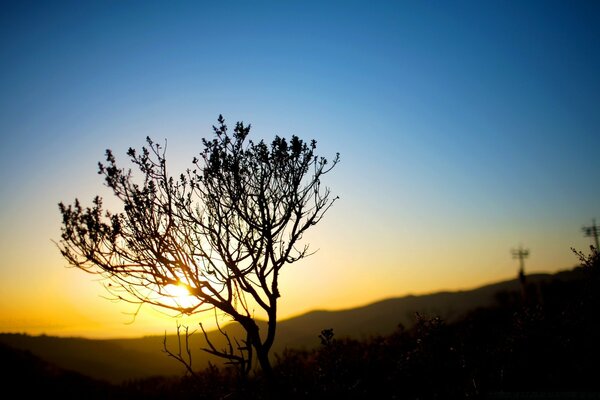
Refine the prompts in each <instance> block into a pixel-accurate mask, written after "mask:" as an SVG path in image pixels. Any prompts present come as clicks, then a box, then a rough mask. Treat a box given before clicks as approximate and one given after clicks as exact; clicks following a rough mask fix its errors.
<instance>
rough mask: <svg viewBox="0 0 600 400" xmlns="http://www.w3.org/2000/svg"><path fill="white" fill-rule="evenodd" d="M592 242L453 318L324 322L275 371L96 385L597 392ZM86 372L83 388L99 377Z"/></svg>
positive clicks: (279, 391)
mask: <svg viewBox="0 0 600 400" xmlns="http://www.w3.org/2000/svg"><path fill="white" fill-rule="evenodd" d="M591 250H592V251H591V253H589V254H584V253H582V252H578V251H576V253H577V255H578V256H580V257H581V258H582V259H581V266H579V267H576V268H574V269H572V270H568V271H563V272H560V273H557V274H555V275H552V276H551V277H548V278H547V279H539V280H535V279H528V280H527V286H528V287H527V288H526V291H525V293H526V296H527V298H523V296H522V291H521V290H520V288H519V285H518V282H519V281H518V280H515V281H514V283H515V285H513V286H512V289H509V290H502V291H500V292H498V293H497V295H496V302H495V304H493V305H488V306H483V307H478V308H475V309H473V310H472V311H470V312H468V313H466V314H465V315H463V316H462V317H461V318H456V319H452V320H451V321H450V320H445V319H443V318H440V317H439V316H437V315H435V314H425V313H417V314H415V315H414V318H415V324H414V325H412V326H410V327H408V328H405V327H404V326H402V325H399V326H398V327H397V328H396V330H395V331H394V332H392V333H390V334H385V335H373V336H371V337H369V338H363V339H357V338H348V337H338V334H337V333H336V332H335V331H334V330H333V329H332V328H330V327H323V328H322V330H321V332H320V334H319V333H318V331H316V332H314V334H313V340H314V343H315V347H314V348H311V349H295V348H288V349H286V350H284V351H282V352H281V353H277V354H275V358H276V361H275V362H274V365H273V370H272V376H271V379H266V378H265V376H264V375H261V374H256V375H253V376H248V377H247V378H246V379H244V380H240V379H239V374H238V373H237V369H236V368H234V367H232V366H225V367H217V366H215V365H211V366H209V367H207V368H205V369H202V370H200V369H199V370H196V371H195V379H192V377H191V376H189V375H187V376H179V377H166V376H164V377H160V376H156V377H151V378H144V379H132V380H129V381H126V382H124V383H121V384H119V385H109V386H106V385H108V384H102V385H100V386H98V387H99V388H100V389H99V390H101V391H102V393H107V396H106V398H132V399H137V398H139V399H175V398H177V399H187V398H189V399H191V398H199V399H224V398H227V399H268V398H286V399H331V398H349V399H367V398H382V399H399V398H402V399H440V398H444V399H454V398H461V399H462V398H514V397H511V393H517V395H518V394H523V393H525V394H523V395H522V396H521V397H518V396H517V398H523V397H525V398H527V395H526V393H529V392H535V393H536V396H537V397H534V398H545V397H544V393H547V394H548V396H546V397H548V398H565V399H568V398H593V394H594V393H598V392H600V382H599V381H598V380H597V368H596V364H597V361H598V359H600V342H599V341H598V338H599V337H600V322H599V320H598V309H599V306H600V256H599V254H598V250H597V249H596V248H594V247H592V248H591ZM496 287H501V286H496ZM23 370H27V371H29V370H30V369H28V368H24V369H23ZM81 379H82V380H83V381H84V382H83V383H77V384H76V386H77V387H95V385H99V384H98V383H97V382H95V381H94V382H90V381H89V380H88V378H85V377H81ZM61 382H62V381H61ZM42 383H44V384H47V385H59V384H58V383H56V382H48V381H45V382H42ZM69 384H71V383H69ZM88 385H91V386H88ZM59 386H60V385H59ZM54 392H56V391H54ZM40 393H41V392H40ZM588 394H589V395H588ZM109 395H110V396H109Z"/></svg>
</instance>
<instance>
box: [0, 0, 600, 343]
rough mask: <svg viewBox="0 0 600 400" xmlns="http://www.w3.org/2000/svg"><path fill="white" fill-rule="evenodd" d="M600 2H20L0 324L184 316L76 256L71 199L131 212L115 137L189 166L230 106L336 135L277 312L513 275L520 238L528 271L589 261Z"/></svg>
mask: <svg viewBox="0 0 600 400" xmlns="http://www.w3.org/2000/svg"><path fill="white" fill-rule="evenodd" d="M599 18H600V3H599V2H593V1H591V2H586V1H573V2H545V1H539V2H538V1H524V2H521V1H513V2H502V1H497V2H494V1H492V2H487V1H486V2H476V1H472V2H429V1H423V2H392V1H389V2H374V4H371V3H369V2H366V1H365V2H360V1H347V2H346V1H331V2H329V1H328V2H313V1H299V2H258V3H255V2H235V1H234V2H232V3H230V2H227V3H225V4H223V3H222V2H176V3H175V4H172V3H171V2H152V3H146V2H94V1H92V2H89V3H88V2H76V3H74V4H71V5H66V4H63V3H62V2H59V3H57V4H55V3H54V2H34V3H30V2H10V4H9V5H6V6H3V12H2V13H1V15H0V31H1V37H2V39H1V40H0V71H1V73H0V88H1V91H0V132H1V133H0V135H2V146H1V150H0V152H2V153H1V155H2V156H1V157H0V163H1V165H0V179H1V182H2V185H1V188H0V253H1V254H2V258H1V259H0V332H26V333H31V334H41V333H46V334H50V335H59V336H69V335H71V336H73V335H75V336H86V337H103V338H106V337H133V336H142V335H153V334H159V335H161V334H163V333H164V332H165V331H166V330H167V331H172V329H173V327H174V326H175V322H174V319H173V318H171V316H172V315H171V314H174V313H171V314H169V315H166V314H165V310H159V309H158V308H157V307H146V306H144V307H142V308H141V309H139V312H138V308H137V305H135V304H131V303H127V302H123V301H117V302H114V301H111V300H112V299H113V298H111V296H110V295H109V294H107V293H106V290H105V288H104V287H103V285H104V284H105V283H106V282H104V281H102V280H99V279H98V276H93V275H89V274H85V273H83V272H82V271H80V270H78V269H76V268H68V263H67V262H66V261H65V258H64V257H62V255H61V254H60V251H59V249H58V248H57V246H56V244H55V242H58V241H60V234H61V233H60V232H61V231H60V228H61V223H62V221H61V215H60V213H59V210H58V207H57V204H58V203H59V202H62V201H64V202H66V203H69V204H71V203H72V202H73V201H74V200H75V198H78V199H79V200H80V201H81V204H82V206H83V207H87V206H89V205H90V204H91V202H92V199H93V198H94V196H96V195H100V196H101V197H103V199H104V204H105V207H106V209H108V210H112V211H117V212H118V211H119V210H121V209H122V204H121V203H120V202H119V201H118V200H117V199H115V197H114V196H113V194H112V192H111V191H110V190H109V189H108V188H107V187H106V186H105V185H104V182H103V178H102V176H99V175H98V174H97V169H98V166H97V163H98V162H99V161H103V160H105V150H106V149H112V150H113V152H114V154H115V157H116V159H117V162H118V164H119V165H121V166H123V167H127V168H129V167H131V165H128V164H127V155H126V153H127V149H128V148H129V147H133V148H136V149H139V148H141V147H142V146H143V145H144V144H145V138H146V136H150V137H151V138H153V139H155V140H156V141H157V142H160V143H166V144H168V145H167V146H166V157H167V159H168V171H169V173H170V174H171V175H172V176H173V177H174V179H178V178H179V176H180V174H181V173H185V172H186V170H187V169H193V168H194V165H193V163H192V160H193V158H194V157H196V156H197V155H198V152H199V151H201V149H202V139H203V138H204V139H211V138H212V135H213V131H212V126H213V125H215V123H216V119H217V117H218V116H219V115H220V114H222V115H223V116H224V117H225V118H226V120H227V122H228V123H229V124H230V125H229V126H231V127H233V126H235V122H237V121H244V122H245V123H247V124H251V125H252V131H251V134H250V137H249V139H251V140H253V141H255V142H258V141H260V140H261V139H264V140H265V142H267V143H270V142H271V141H272V140H273V138H274V137H275V136H276V135H279V136H282V137H287V138H289V137H291V135H298V136H299V137H300V138H302V139H305V140H307V141H310V140H311V139H315V140H316V141H317V153H318V154H319V155H322V156H324V157H327V158H328V159H332V157H334V156H335V154H336V153H337V152H339V153H340V157H341V158H340V159H341V161H340V163H339V165H337V166H336V169H335V170H334V171H332V173H331V174H330V175H328V176H327V177H326V179H323V181H322V182H321V185H322V186H323V188H324V187H328V188H330V189H331V193H332V196H339V197H340V199H339V201H336V203H335V204H334V206H333V207H332V208H331V209H330V210H329V211H328V213H327V215H326V216H325V217H324V218H323V220H322V221H321V222H319V224H318V225H316V226H314V227H313V230H311V231H309V232H308V233H307V234H306V235H304V236H303V237H302V240H301V242H300V246H303V245H304V244H309V245H310V249H311V250H314V251H315V254H314V255H312V256H311V257H308V258H306V259H305V260H302V261H301V262H298V263H295V264H292V265H286V266H284V268H283V269H282V271H281V277H280V280H279V284H280V291H281V298H280V299H279V303H278V310H277V312H278V314H277V315H278V317H279V318H280V319H286V318H290V317H292V316H296V315H299V314H302V313H306V312H308V311H311V310H315V309H331V310H339V309H348V308H353V307H357V306H361V305H365V304H368V303H371V302H375V301H379V300H382V299H386V298H391V297H397V296H403V295H407V294H422V293H431V292H435V291H440V290H460V289H467V288H474V287H477V286H480V285H484V284H487V283H492V282H496V281H499V280H504V279H513V278H515V277H516V276H517V273H518V269H519V263H518V260H514V259H513V258H512V255H511V249H513V248H516V247H518V246H519V244H522V246H523V247H524V248H527V249H529V250H530V254H529V257H528V258H527V260H526V261H525V271H526V273H535V272H555V271H558V270H562V269H567V268H571V267H573V266H574V265H576V264H577V263H578V259H577V257H576V256H575V255H574V254H573V252H572V251H571V248H572V247H573V248H576V249H581V250H587V249H589V245H590V244H592V242H591V240H590V238H589V237H586V236H585V235H584V234H583V233H582V226H584V225H586V224H590V223H591V221H592V219H593V218H596V219H597V220H598V219H600V203H599V201H598V199H600V186H599V185H598V184H597V182H598V171H600V157H598V149H599V148H600V130H599V129H600V112H599V111H598V105H599V104H600V76H599V74H598V71H600V48H599V43H600V41H599V40H598V38H600V23H599V22H598V21H599V20H600V19H599ZM163 291H164V293H162V294H160V295H158V296H159V297H160V300H165V301H166V302H168V304H170V305H172V306H173V307H176V308H177V307H180V306H181V307H183V308H186V307H191V306H195V305H196V302H197V299H196V298H195V297H194V296H190V294H189V292H188V291H187V290H186V289H185V287H184V286H180V285H172V284H170V285H167V286H165V287H164V288H163ZM154 295H156V293H154ZM107 298H108V299H109V300H107ZM250 312H251V313H256V314H255V315H260V310H258V309H256V310H255V309H252V308H251V310H250ZM175 314H176V312H175ZM183 318H184V320H185V321H188V322H189V323H190V325H192V324H193V325H196V324H197V323H198V322H205V323H206V324H214V321H213V315H212V314H211V313H210V312H209V313H207V314H204V315H199V316H198V315H196V316H192V317H189V319H185V318H187V317H183ZM223 321H225V319H222V320H220V322H223Z"/></svg>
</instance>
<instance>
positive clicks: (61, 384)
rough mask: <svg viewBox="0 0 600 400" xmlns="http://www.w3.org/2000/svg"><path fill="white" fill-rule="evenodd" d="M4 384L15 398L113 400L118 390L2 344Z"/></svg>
mask: <svg viewBox="0 0 600 400" xmlns="http://www.w3.org/2000/svg"><path fill="white" fill-rule="evenodd" d="M0 360H2V361H1V362H0V384H1V385H2V391H3V393H4V394H5V395H7V394H9V393H10V394H11V395H12V396H13V397H14V398H34V397H39V398H61V399H82V398H85V399H111V398H113V399H114V398H118V393H117V391H116V389H115V388H114V387H112V386H111V385H109V384H108V383H106V382H102V381H98V380H95V379H92V378H89V377H87V376H84V375H82V374H80V373H77V372H73V371H67V370H64V369H62V368H59V367H57V366H55V365H52V364H50V363H48V362H46V361H44V360H42V359H40V358H39V357H36V356H34V355H33V354H31V352H29V351H26V350H19V349H15V348H12V347H9V346H7V345H4V344H0Z"/></svg>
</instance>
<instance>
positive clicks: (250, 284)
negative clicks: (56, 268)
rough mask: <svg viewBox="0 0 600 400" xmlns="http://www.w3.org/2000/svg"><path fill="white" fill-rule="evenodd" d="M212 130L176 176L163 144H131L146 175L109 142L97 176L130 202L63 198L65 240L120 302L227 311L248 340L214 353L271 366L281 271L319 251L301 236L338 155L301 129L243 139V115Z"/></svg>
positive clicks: (317, 215)
mask: <svg viewBox="0 0 600 400" xmlns="http://www.w3.org/2000/svg"><path fill="white" fill-rule="evenodd" d="M213 130H214V134H215V136H214V138H213V139H212V140H206V139H203V141H202V143H203V146H204V150H203V151H202V152H201V153H200V155H199V157H198V158H194V160H193V165H194V167H193V169H188V170H187V171H186V172H185V173H183V174H181V175H180V176H179V177H178V178H174V177H172V176H170V175H169V174H168V171H167V163H166V156H165V146H161V145H159V144H157V143H155V142H153V141H152V140H151V139H150V138H147V139H146V140H147V147H143V148H142V151H141V154H140V153H138V152H137V151H135V150H134V149H132V148H130V149H129V151H128V152H127V154H128V156H129V158H130V160H131V162H132V163H133V164H134V166H135V167H136V168H135V169H137V170H138V172H137V174H134V172H132V170H131V169H128V170H126V169H120V168H118V167H117V165H116V161H115V157H114V156H113V153H112V152H111V151H110V150H107V151H106V163H105V164H103V163H99V173H100V174H102V175H104V178H105V182H106V185H107V186H108V187H109V188H110V189H112V191H113V192H114V195H115V196H116V197H117V198H118V199H119V200H120V202H121V203H122V205H123V209H122V210H121V211H120V212H116V213H111V212H109V211H105V210H104V209H103V207H102V199H101V198H100V197H96V198H95V199H94V200H93V205H92V206H91V207H87V208H84V207H82V206H81V204H80V202H79V201H78V200H77V199H76V200H75V202H74V204H72V205H68V206H66V205H64V204H63V203H60V204H59V208H60V212H61V214H62V218H63V219H62V222H63V224H62V235H61V240H60V242H59V243H58V246H59V248H60V251H61V253H62V255H63V256H64V257H65V258H66V260H67V261H68V262H69V264H71V265H73V266H75V267H78V268H80V269H82V270H84V271H87V272H90V273H93V274H99V275H101V276H102V277H104V278H106V280H107V284H106V287H107V288H108V290H110V291H111V292H112V293H113V294H115V295H116V296H117V297H118V298H119V299H122V300H125V301H130V302H135V303H138V304H140V305H141V304H151V305H155V306H160V307H163V308H168V309H172V310H176V311H177V312H181V313H184V314H188V315H189V314H196V313H200V312H203V311H207V310H218V311H219V312H222V313H225V314H227V315H229V316H230V317H231V318H232V319H233V320H234V321H236V322H237V323H239V324H240V325H241V326H242V327H243V329H244V330H245V333H246V337H245V338H244V339H243V340H242V342H241V344H240V342H238V341H237V340H236V341H235V343H236V344H237V346H232V342H231V340H230V339H229V337H227V340H228V342H229V349H224V350H223V351H220V350H217V349H216V348H214V346H212V344H210V343H209V345H210V346H209V348H208V349H207V350H208V351H209V352H212V354H215V355H219V356H221V357H225V358H228V359H229V361H233V362H235V361H236V360H237V361H239V363H240V364H241V365H243V368H244V369H246V371H247V370H248V369H249V368H250V367H249V365H248V364H249V363H248V362H247V361H248V360H252V354H253V353H255V354H256V359H257V360H258V363H259V364H260V367H261V369H262V370H263V371H264V372H265V373H266V374H269V373H270V371H271V364H270V362H269V351H270V349H271V347H272V345H273V341H274V339H275V332H276V325H277V300H278V298H279V297H280V293H279V273H280V271H281V269H282V268H283V266H284V265H285V264H290V263H294V262H296V261H298V260H300V259H302V258H304V257H306V256H307V255H309V254H310V253H309V247H308V245H306V244H304V245H300V241H301V239H302V236H303V234H304V233H305V232H306V231H307V230H308V229H309V228H310V227H311V226H313V225H316V224H317V223H318V222H319V221H320V220H321V219H322V218H323V216H324V214H325V213H326V211H327V210H328V209H329V208H330V207H331V206H332V204H333V203H334V202H335V200H336V199H337V197H335V198H332V196H331V195H330V190H329V189H328V188H325V187H322V186H321V179H322V177H323V175H325V174H327V173H328V172H329V171H331V169H332V168H333V167H334V166H335V165H336V164H337V163H338V162H339V154H337V155H336V157H335V158H334V159H333V160H332V162H328V161H327V159H325V158H323V157H318V156H316V155H315V154H314V152H315V149H316V142H315V141H314V140H313V141H311V142H310V143H306V142H304V141H302V140H301V139H299V138H298V137H296V136H292V138H291V140H289V141H288V140H286V139H284V138H280V137H278V136H276V137H275V139H274V140H273V142H272V143H271V144H270V145H268V144H266V143H264V141H260V142H258V143H254V142H253V141H251V140H246V138H247V136H248V134H249V132H250V125H247V126H245V125H244V124H243V123H241V122H238V123H237V124H236V126H235V129H234V131H233V134H231V133H230V132H228V129H227V126H226V125H225V121H224V119H223V117H222V116H219V119H218V125H217V126H213ZM169 285H177V286H180V287H184V288H185V289H186V290H187V292H189V294H190V296H192V297H193V299H194V302H193V303H192V304H185V305H184V304H177V303H174V302H173V301H172V300H170V299H169V293H168V291H167V290H166V288H168V287H169ZM254 307H260V309H262V310H264V314H266V319H267V329H266V332H259V325H258V324H257V321H256V320H255V317H254V313H253V312H252V309H253V308H254ZM219 329H220V328H219ZM205 336H206V334H205Z"/></svg>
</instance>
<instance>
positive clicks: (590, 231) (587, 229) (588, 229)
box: [581, 219, 600, 250]
mask: <svg viewBox="0 0 600 400" xmlns="http://www.w3.org/2000/svg"><path fill="white" fill-rule="evenodd" d="M581 230H582V231H583V234H584V235H585V236H587V237H593V238H594V242H595V243H596V250H599V249H600V246H598V235H599V234H600V227H599V226H598V225H596V220H595V219H592V225H591V226H584V227H583V228H581Z"/></svg>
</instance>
